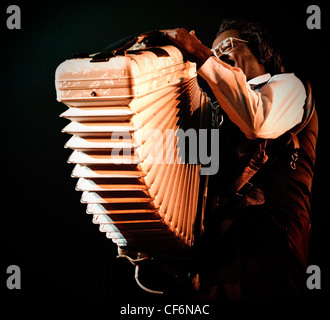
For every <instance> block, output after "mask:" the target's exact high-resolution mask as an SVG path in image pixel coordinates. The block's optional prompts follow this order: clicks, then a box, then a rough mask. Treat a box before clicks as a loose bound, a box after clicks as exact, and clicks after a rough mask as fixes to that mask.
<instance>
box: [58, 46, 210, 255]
mask: <svg viewBox="0 0 330 320" xmlns="http://www.w3.org/2000/svg"><path fill="white" fill-rule="evenodd" d="M55 77H56V79H55V84H56V92H57V100H58V101H60V102H62V103H64V104H65V105H67V106H68V109H67V110H66V111H65V112H63V113H62V114H61V116H62V117H64V118H66V119H68V120H70V122H69V123H68V125H67V126H66V127H65V128H64V129H63V132H65V133H68V134H70V135H72V137H71V138H70V139H69V140H68V142H67V143H66V145H65V147H66V148H69V149H72V150H73V152H72V154H71V156H70V157H69V160H68V162H69V163H72V164H74V165H75V167H74V169H73V172H72V177H74V178H78V182H77V185H76V190H78V191H81V192H82V197H81V201H82V202H83V203H85V204H86V205H87V213H88V214H90V215H91V216H92V217H93V218H92V220H93V222H94V223H95V224H98V225H99V229H100V231H102V232H104V233H106V236H107V237H108V238H110V239H112V241H113V242H114V243H115V244H117V245H118V247H119V249H123V250H128V251H133V252H141V253H145V254H151V255H158V256H162V255H163V256H178V257H182V256H184V255H186V254H189V252H191V248H192V246H193V244H194V237H195V233H196V228H197V229H198V228H199V226H200V220H201V213H200V211H201V209H200V208H201V207H202V203H203V194H204V192H205V181H204V180H205V179H204V178H203V177H202V176H200V169H201V165H200V164H199V163H198V161H193V163H189V161H187V158H188V157H187V154H186V151H187V143H186V144H185V143H184V141H181V143H180V139H181V140H182V139H183V140H184V139H185V137H184V136H183V138H182V135H181V136H180V135H178V132H180V130H181V133H182V132H186V131H187V130H188V129H194V130H195V131H196V132H198V129H200V128H207V127H208V123H210V121H209V117H210V115H209V113H210V112H209V109H210V108H209V104H210V100H209V98H208V97H207V96H206V94H205V93H203V92H202V91H201V89H200V88H199V86H198V83H197V78H196V67H195V64H194V63H190V62H188V61H184V59H183V56H182V54H181V52H180V50H179V49H178V48H176V47H174V46H171V45H165V46H158V47H150V48H145V49H142V50H128V51H127V53H126V54H125V55H120V56H114V57H111V58H109V59H105V60H104V61H92V58H91V57H87V58H76V59H69V60H66V61H64V62H63V63H62V64H60V65H59V66H58V68H57V70H56V76H55ZM196 136H198V134H197V135H196ZM197 231H198V230H197Z"/></svg>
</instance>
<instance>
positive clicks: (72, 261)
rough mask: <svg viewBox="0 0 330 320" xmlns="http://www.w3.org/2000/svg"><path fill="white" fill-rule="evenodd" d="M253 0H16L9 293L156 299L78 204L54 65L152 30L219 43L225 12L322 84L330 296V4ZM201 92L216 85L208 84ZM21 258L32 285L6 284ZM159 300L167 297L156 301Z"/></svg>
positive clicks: (8, 52)
mask: <svg viewBox="0 0 330 320" xmlns="http://www.w3.org/2000/svg"><path fill="white" fill-rule="evenodd" d="M293 3H294V4H293V5H292V4H290V3H289V2H288V1H287V2H273V1H272V2H270V1H263V2H257V1H249V2H247V3H245V4H243V5H242V4H240V3H239V2H238V3H234V1H226V2H225V3H221V1H217V2H208V1H199V2H198V1H194V2H193V1H191V2H187V1H157V2H156V1H150V2H146V1H118V0H116V1H111V0H110V1H99V0H94V1H90V2H80V1H47V2H40V1H38V2H37V1H25V2H23V1H16V2H15V4H17V5H19V6H20V8H21V14H22V16H21V30H8V29H7V28H6V20H7V17H8V15H7V14H6V8H7V6H9V5H10V4H12V3H11V2H7V1H2V3H1V5H0V31H1V42H2V46H1V78H0V83H1V86H0V88H1V89H0V90H1V92H2V95H1V102H0V104H1V120H2V121H1V140H0V141H1V162H2V165H1V169H0V170H1V180H0V181H1V185H2V191H1V200H2V205H1V228H2V229H3V230H2V231H1V236H2V245H3V250H2V251H1V266H2V267H1V270H0V272H1V279H2V280H1V288H2V289H3V290H4V291H5V293H6V296H7V297H8V299H9V300H10V301H20V300H24V301H31V302H37V301H40V300H41V299H42V300H47V301H50V302H52V301H53V302H56V303H58V305H60V304H61V303H62V302H68V301H72V300H78V301H94V302H95V301H97V302H101V301H103V302H106V303H107V304H108V305H109V306H112V307H118V306H120V305H121V304H125V303H126V302H127V301H130V300H132V301H140V300H141V301H144V302H145V303H146V302H147V301H152V300H151V299H153V298H152V297H150V295H149V294H146V293H144V292H142V291H141V290H140V289H139V288H138V287H137V285H136V284H135V281H134V269H133V266H132V265H130V264H129V262H127V261H120V260H117V259H116V258H115V257H116V246H115V245H114V244H113V243H112V242H111V240H109V239H107V238H106V236H105V234H103V233H101V232H99V230H98V226H97V225H94V224H93V223H92V217H91V216H89V215H87V214H86V213H85V209H86V206H85V205H84V204H81V203H80V197H81V193H79V192H77V191H75V184H76V182H77V181H76V180H75V179H72V178H71V177H70V174H71V171H72V169H73V165H70V164H67V163H66V161H67V158H68V157H69V155H70V153H71V151H70V150H67V149H64V148H63V146H64V144H65V142H66V141H67V140H68V139H69V135H66V134H63V133H61V129H62V128H63V127H64V126H65V125H66V124H67V123H68V121H67V120H65V119H61V118H59V114H60V113H62V112H63V111H64V110H66V109H67V107H66V106H65V105H64V104H61V103H58V102H57V101H56V92H55V86H54V75H55V69H56V67H57V66H58V65H59V64H60V63H61V62H63V61H64V60H65V59H67V58H69V57H70V56H71V54H72V53H75V52H97V51H99V50H100V49H102V48H104V47H106V46H107V45H108V44H109V43H111V42H114V41H116V40H118V39H121V38H123V37H126V36H128V35H131V34H135V33H139V32H143V31H149V30H154V29H166V28H174V27H185V28H186V29H188V30H191V29H194V30H195V31H196V35H197V36H198V37H199V38H200V39H201V41H202V42H203V43H204V44H206V45H208V46H211V45H212V42H213V40H214V37H215V34H216V32H217V29H218V26H219V23H220V21H221V19H222V18H225V17H234V16H237V17H243V18H253V19H257V20H259V21H261V22H262V23H263V24H264V25H265V26H266V27H267V28H268V29H269V30H270V31H271V32H272V33H273V34H274V36H275V38H276V39H277V40H278V42H279V44H280V45H281V49H282V51H283V53H284V55H285V56H286V57H287V60H286V66H287V70H288V71H295V72H299V73H301V72H303V73H305V75H306V76H308V77H309V78H310V79H311V81H312V84H313V89H314V94H315V98H316V102H317V105H316V106H317V111H318V115H319V126H320V131H319V141H318V146H317V163H316V176H315V180H314V187H313V188H314V189H313V216H312V219H313V227H314V240H313V246H312V249H313V250H312V255H311V264H317V265H318V266H320V268H321V272H322V278H321V279H322V284H321V285H322V288H321V290H318V291H316V290H314V291H313V292H311V299H312V300H313V299H314V300H319V299H321V298H325V297H328V293H329V287H328V278H329V264H328V263H327V261H326V260H327V256H328V254H329V247H328V240H329V231H328V223H329V217H328V216H329V207H328V201H329V200H328V198H329V197H328V186H327V182H328V180H329V170H328V166H327V164H328V155H327V152H328V151H329V150H328V149H329V148H327V146H328V142H327V138H328V137H329V133H328V131H327V128H328V119H329V118H328V115H329V102H328V92H329V89H328V82H329V78H328V77H329V76H328V74H329V60H328V59H329V58H328V55H327V51H328V50H329V49H328V46H329V44H328V42H329V41H328V40H329V23H328V21H329V14H328V6H325V3H321V2H315V1H310V2H302V1H301V2H296V1H295V2H293ZM310 4H318V5H319V6H320V8H321V14H322V25H321V26H322V29H321V30H309V29H308V28H307V27H306V20H307V17H308V15H307V14H306V9H307V7H308V5H310ZM200 85H201V86H202V88H203V89H204V90H205V91H207V92H209V89H208V88H207V86H206V85H205V83H204V82H203V81H200ZM13 264H16V265H18V266H19V267H20V268H21V272H22V289H21V290H8V289H7V288H6V278H7V276H8V275H7V274H6V269H7V267H8V266H9V265H13ZM157 299H158V300H157V301H161V298H157Z"/></svg>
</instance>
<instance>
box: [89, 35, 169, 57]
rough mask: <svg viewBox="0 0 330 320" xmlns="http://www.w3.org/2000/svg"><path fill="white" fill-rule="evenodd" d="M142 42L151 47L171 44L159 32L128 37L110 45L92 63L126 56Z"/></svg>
mask: <svg viewBox="0 0 330 320" xmlns="http://www.w3.org/2000/svg"><path fill="white" fill-rule="evenodd" d="M142 42H143V43H146V44H148V45H150V46H155V45H164V44H166V43H169V40H168V39H167V38H166V36H165V35H164V33H162V32H160V31H158V30H154V31H148V32H144V33H140V34H137V35H133V36H128V37H125V38H123V39H121V40H119V41H116V42H114V43H112V44H110V45H109V46H107V47H106V48H104V49H103V50H102V51H101V52H99V53H97V54H96V55H94V56H93V59H92V60H91V62H99V61H107V60H109V58H111V57H114V56H116V55H125V52H126V51H127V50H128V49H129V48H131V47H132V46H133V45H135V44H136V43H142Z"/></svg>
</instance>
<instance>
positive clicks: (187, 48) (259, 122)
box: [162, 28, 306, 139]
mask: <svg viewBox="0 0 330 320" xmlns="http://www.w3.org/2000/svg"><path fill="white" fill-rule="evenodd" d="M162 31H163V32H164V33H166V34H167V36H168V37H169V38H170V39H171V40H172V41H173V43H174V44H175V45H177V46H178V47H179V48H180V50H181V51H182V52H183V54H184V55H185V57H186V58H187V59H188V60H190V61H192V62H196V63H197V68H198V74H199V75H201V76H202V77H203V78H204V79H205V80H206V81H207V83H208V84H209V86H210V87H211V89H212V91H213V93H214V95H215V96H216V98H217V100H218V101H219V103H220V106H221V108H222V109H223V110H224V111H225V112H226V113H227V115H228V117H229V118H230V120H231V121H233V122H234V123H235V124H236V125H237V126H238V127H239V128H240V129H241V131H242V132H243V133H244V134H245V135H246V137H247V138H249V139H256V138H264V139H275V138H277V137H279V136H280V135H282V134H283V133H285V132H286V131H288V130H290V129H291V128H293V127H294V126H295V125H297V124H298V123H299V122H300V121H301V119H302V117H303V107H304V104H305V99H306V92H305V88H304V86H303V84H302V82H301V81H300V80H299V79H298V78H297V77H295V76H294V74H280V75H276V76H274V77H272V78H271V79H270V81H269V82H268V83H267V84H266V85H264V86H263V87H262V88H261V89H260V90H259V91H258V92H256V91H254V90H252V89H251V88H250V86H249V84H248V83H247V82H246V77H245V75H244V73H243V72H242V70H241V69H240V68H237V67H231V66H230V65H228V64H226V63H224V62H223V61H221V60H219V59H218V58H216V57H215V56H213V54H212V51H211V50H210V49H209V48H207V47H206V46H204V45H203V44H202V43H201V41H200V40H199V39H198V38H197V37H196V36H195V34H194V33H193V32H190V33H189V32H188V31H187V30H185V29H181V28H180V29H173V30H162Z"/></svg>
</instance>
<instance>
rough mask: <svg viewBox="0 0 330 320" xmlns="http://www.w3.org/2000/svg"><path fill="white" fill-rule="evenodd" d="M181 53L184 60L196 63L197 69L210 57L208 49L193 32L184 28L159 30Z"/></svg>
mask: <svg viewBox="0 0 330 320" xmlns="http://www.w3.org/2000/svg"><path fill="white" fill-rule="evenodd" d="M161 32H163V33H164V34H166V35H167V37H168V38H169V39H170V40H171V41H172V42H173V43H174V44H175V45H176V46H177V47H178V48H179V49H180V50H181V51H182V53H183V55H184V56H185V58H186V59H188V60H189V61H192V62H196V64H197V69H198V68H200V67H201V66H202V64H203V63H204V62H205V61H206V60H207V59H208V58H209V57H210V56H212V51H211V49H210V48H208V47H206V46H204V45H203V44H202V43H201V41H200V40H199V39H198V38H197V37H196V35H195V31H193V30H192V31H190V32H188V31H187V30H186V29H184V28H177V29H168V30H161Z"/></svg>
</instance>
